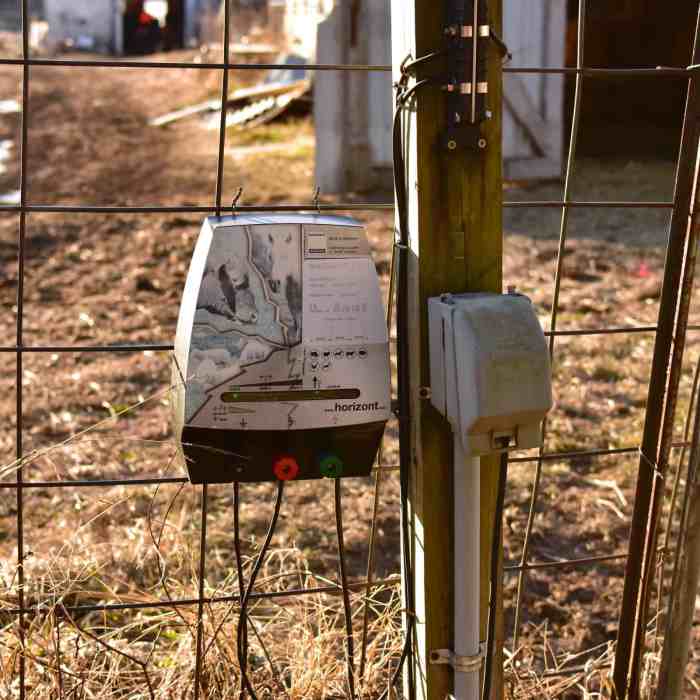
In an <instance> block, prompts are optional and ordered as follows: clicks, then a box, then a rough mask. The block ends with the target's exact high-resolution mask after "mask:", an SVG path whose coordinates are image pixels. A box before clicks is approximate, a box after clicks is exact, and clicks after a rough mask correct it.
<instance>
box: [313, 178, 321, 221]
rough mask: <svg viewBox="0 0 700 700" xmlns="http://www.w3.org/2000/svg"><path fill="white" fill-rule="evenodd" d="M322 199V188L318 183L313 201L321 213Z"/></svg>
mask: <svg viewBox="0 0 700 700" xmlns="http://www.w3.org/2000/svg"><path fill="white" fill-rule="evenodd" d="M320 199H321V188H320V187H319V186H318V185H316V189H315V190H314V195H313V197H312V200H311V201H312V202H313V205H314V207H315V208H316V211H317V212H318V213H319V214H321V213H322V212H321V202H320Z"/></svg>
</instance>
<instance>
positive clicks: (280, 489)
mask: <svg viewBox="0 0 700 700" xmlns="http://www.w3.org/2000/svg"><path fill="white" fill-rule="evenodd" d="M283 494H284V481H278V482H277V499H276V500H275V510H274V512H273V514H272V519H271V520H270V527H269V528H268V530H267V535H265V541H264V542H263V545H262V547H261V548H260V551H259V552H258V556H257V558H256V559H255V564H254V565H253V570H252V571H251V573H250V579H249V581H248V585H247V586H246V589H245V593H244V595H243V599H242V600H241V611H240V617H239V620H238V630H237V634H236V642H237V651H238V665H239V666H240V669H241V692H243V690H247V691H248V693H249V694H250V697H251V698H253V700H257V698H258V696H257V695H256V694H255V690H254V689H253V686H252V684H251V682H250V679H249V678H248V673H247V669H246V665H247V660H246V659H245V657H244V653H243V652H244V648H243V642H244V634H245V635H246V637H247V629H246V628H247V614H246V610H247V607H248V599H249V598H250V593H251V591H252V590H253V586H254V585H255V579H256V578H257V577H258V574H259V573H260V569H261V568H262V565H263V561H264V560H265V555H266V554H267V550H268V549H269V548H270V542H271V541H272V537H273V535H274V534H275V528H276V526H277V519H278V517H279V514H280V508H281V506H282V495H283ZM244 630H245V632H244Z"/></svg>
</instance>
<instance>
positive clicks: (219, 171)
mask: <svg viewBox="0 0 700 700" xmlns="http://www.w3.org/2000/svg"><path fill="white" fill-rule="evenodd" d="M229 3H230V0H224V35H223V52H224V63H223V68H222V69H221V119H220V121H219V150H218V155H217V162H216V189H215V192H214V201H215V206H216V215H217V216H220V215H221V199H222V189H223V179H224V150H225V148H226V116H227V112H226V101H227V99H228V71H229V68H228V65H229V30H230V24H231V13H230V8H229ZM207 496H208V494H207V485H206V484H203V485H202V504H201V505H202V512H201V521H200V541H199V567H198V572H199V574H198V575H199V585H198V591H197V593H198V595H197V598H198V602H197V641H196V646H197V649H196V659H195V672H194V700H198V698H199V689H200V685H201V678H202V663H203V661H204V658H203V637H204V580H205V576H206V552H207V511H208V498H207Z"/></svg>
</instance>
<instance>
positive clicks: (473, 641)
mask: <svg viewBox="0 0 700 700" xmlns="http://www.w3.org/2000/svg"><path fill="white" fill-rule="evenodd" d="M453 438H454V439H453V443H454V588H455V593H454V610H455V619H454V623H455V642H454V653H455V656H456V657H465V656H471V657H475V656H478V654H479V608H480V562H481V559H480V556H479V546H480V540H479V538H480V533H479V524H480V517H481V515H480V508H481V498H480V488H481V485H480V476H481V474H480V461H479V458H478V457H471V456H469V451H468V449H467V446H465V445H463V444H462V440H461V439H460V436H459V434H453ZM479 678H480V674H479V667H478V666H477V667H476V668H475V669H474V670H473V671H468V672H463V671H457V670H455V674H454V698H455V700H479V696H480V688H479V685H480V684H479Z"/></svg>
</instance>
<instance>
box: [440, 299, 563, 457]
mask: <svg viewBox="0 0 700 700" xmlns="http://www.w3.org/2000/svg"><path fill="white" fill-rule="evenodd" d="M428 315H429V331H430V384H431V401H432V404H433V406H435V408H436V409H437V410H438V411H440V413H442V414H443V415H444V416H445V417H446V418H447V419H448V420H449V421H450V424H451V426H452V430H453V432H454V433H455V435H459V436H460V439H461V440H462V444H463V446H464V447H465V449H466V450H467V451H468V452H469V453H470V454H472V455H475V456H476V455H484V454H489V453H491V452H498V451H502V450H504V449H524V448H530V447H538V446H539V445H540V439H541V423H542V420H543V419H544V417H545V415H546V414H547V412H548V411H549V409H550V408H551V406H552V384H551V370H550V363H549V352H548V349H547V343H546V341H545V337H544V333H543V332H542V327H541V326H540V323H539V321H538V319H537V316H536V314H535V311H534V309H533V307H532V303H531V302H530V300H529V299H528V298H527V297H525V296H522V295H520V294H454V295H453V294H443V295H442V296H440V297H434V298H431V299H429V300H428Z"/></svg>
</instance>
